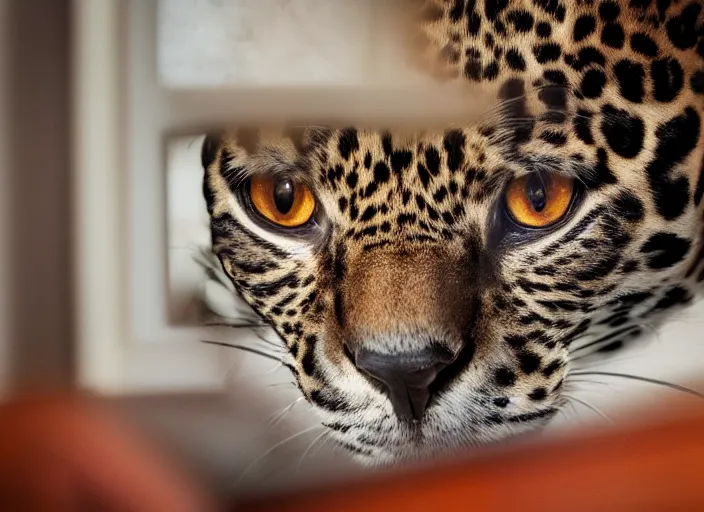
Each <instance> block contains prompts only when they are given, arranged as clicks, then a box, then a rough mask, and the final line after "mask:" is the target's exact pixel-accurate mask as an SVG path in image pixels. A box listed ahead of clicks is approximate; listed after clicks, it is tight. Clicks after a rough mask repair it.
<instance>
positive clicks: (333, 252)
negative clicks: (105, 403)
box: [202, 0, 704, 464]
mask: <svg viewBox="0 0 704 512" xmlns="http://www.w3.org/2000/svg"><path fill="white" fill-rule="evenodd" d="M421 12H422V14H423V18H422V20H420V21H419V23H418V26H417V29H418V30H419V31H420V32H421V33H422V34H423V35H424V41H425V43H424V44H425V46H423V47H421V48H419V49H418V48H416V49H415V50H414V51H418V52H419V55H421V56H423V57H424V58H426V57H427V58H428V62H431V63H432V65H433V66H434V72H435V73H436V74H437V75H438V76H441V77H442V78H444V79H450V80H458V81H464V82H467V84H468V86H469V85H471V86H472V87H476V88H481V89H482V90H483V91H489V92H490V94H492V95H494V97H495V98H496V105H495V107H494V108H492V109H490V110H489V111H488V112H487V116H486V118H485V119H483V120H482V121H481V122H480V123H473V124H467V125H463V126H456V127H450V128H448V129H446V130H444V131H423V132H416V133H405V132H401V131H384V130H369V129H364V128H363V127H346V128H329V129H327V128H310V129H303V130H297V131H286V130H281V131H278V130H234V131H232V132H228V133H222V134H217V135H215V134H213V135H210V136H208V137H207V138H206V141H205V143H204V145H203V151H202V157H203V166H204V169H205V180H204V193H205V197H206V201H207V204H208V211H209V214H210V217H211V229H212V241H213V250H214V252H215V254H217V256H218V257H219V259H220V261H221V263H222V266H223V268H224V270H225V272H226V273H227V275H228V276H229V277H230V278H231V280H232V282H233V284H234V286H235V288H236V290H237V292H238V293H239V294H240V295H241V297H242V298H243V299H244V300H245V301H247V302H248V303H249V304H250V305H251V306H252V308H253V309H254V310H255V311H256V312H257V313H258V314H259V315H260V316H261V317H262V318H263V319H264V320H265V321H266V322H267V323H268V324H270V325H271V326H272V327H273V328H274V329H275V330H276V332H277V333H278V334H279V336H280V337H281V340H282V344H283V345H285V347H286V349H287V351H288V355H287V359H286V363H287V365H288V366H289V367H290V369H291V371H292V372H293V374H294V375H295V377H296V380H297V382H298V385H299V387H300V389H301V391H302V392H303V394H304V395H305V397H306V398H307V400H308V401H309V402H310V403H311V404H313V405H314V406H315V407H316V410H317V411H318V412H319V413H320V415H321V417H322V421H323V423H324V424H325V425H326V426H327V427H328V428H329V429H330V431H331V435H332V437H333V438H335V439H336V440H337V441H339V442H340V443H341V444H342V445H344V446H345V447H346V448H348V449H349V450H350V451H351V452H352V453H353V454H354V455H355V456H356V457H357V458H358V459H359V460H360V461H362V462H365V463H370V464H376V463H389V462H395V461H399V460H404V459H408V458H414V457H421V456H426V455H429V454H434V453H437V452H441V451H445V450H450V449H453V448H455V447H457V446H461V445H478V444H484V443H489V442H494V441H498V440H502V439H505V438H507V437H509V436H512V435H515V434H518V433H522V432H527V431H530V430H533V429H535V428H537V427H540V426H542V425H545V424H546V422H548V421H549V420H550V419H551V418H552V417H554V415H555V414H556V413H557V412H558V411H559V410H560V408H561V407H562V406H563V405H564V403H565V397H564V383H565V378H566V376H567V374H568V369H569V363H570V349H571V347H574V346H575V344H576V343H579V342H580V340H585V339H588V340H590V343H593V344H594V346H595V347H597V348H608V347H614V346H616V345H617V344H621V343H623V342H626V341H628V340H630V339H632V338H635V337H637V336H638V335H639V334H640V327H639V325H640V324H641V323H642V321H643V319H646V318H647V319H648V322H649V323H651V324H652V323H654V322H655V323H656V322H658V321H660V320H661V319H662V318H665V317H666V316H667V314H668V312H670V311H671V310H672V309H673V308H674V307H677V306H682V305H685V304H687V303H689V302H691V301H692V299H693V297H694V296H695V294H696V291H697V287H698V286H699V283H700V282H701V281H702V280H704V268H702V267H703V265H701V262H702V259H703V254H704V248H703V247H702V241H701V222H700V219H701V214H702V213H701V200H702V195H703V194H704V180H703V179H702V170H701V169H702V157H703V154H704V145H703V144H702V127H701V115H702V99H703V98H704V96H702V94H703V93H704V61H703V59H702V55H704V36H703V35H702V34H703V33H704V28H703V26H702V23H701V21H702V6H701V4H700V2H657V3H655V2H649V1H635V0H631V1H623V2H614V1H602V2H587V1H582V2H564V3H563V2H561V1H550V2H548V1H543V0H532V1H528V0H525V1H520V0H515V1H514V0H492V1H486V2H483V1H481V0H478V1H464V0H455V1H452V2H450V1H437V2H431V1H428V2H422V5H421ZM291 219H293V220H291Z"/></svg>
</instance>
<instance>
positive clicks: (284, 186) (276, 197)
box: [249, 176, 315, 228]
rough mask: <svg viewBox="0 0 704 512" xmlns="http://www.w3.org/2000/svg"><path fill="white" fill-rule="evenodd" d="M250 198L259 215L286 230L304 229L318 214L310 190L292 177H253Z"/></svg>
mask: <svg viewBox="0 0 704 512" xmlns="http://www.w3.org/2000/svg"><path fill="white" fill-rule="evenodd" d="M249 195H250V198H251V200H252V205H254V208H255V209H256V210H257V211H258V212H259V213H260V214H262V215H263V216H264V217H266V218H267V219H268V220H270V221H271V222H273V223H275V224H278V225H279V226H283V227H286V228H296V227H299V226H302V225H303V224H305V223H306V222H308V221H309V220H310V218H311V217H312V216H313V212H314V211H315V198H314V197H313V194H312V193H311V191H310V189H309V188H308V187H306V186H305V185H303V184H302V183H298V182H296V181H294V180H292V179H289V178H280V177H272V176H254V177H253V178H252V179H251V184H250V190H249Z"/></svg>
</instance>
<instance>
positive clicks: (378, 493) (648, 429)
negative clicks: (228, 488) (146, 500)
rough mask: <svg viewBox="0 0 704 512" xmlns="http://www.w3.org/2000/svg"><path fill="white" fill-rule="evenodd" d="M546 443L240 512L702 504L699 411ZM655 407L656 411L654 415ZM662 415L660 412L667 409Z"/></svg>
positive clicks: (681, 507) (703, 434)
mask: <svg viewBox="0 0 704 512" xmlns="http://www.w3.org/2000/svg"><path fill="white" fill-rule="evenodd" d="M688 409H689V410H688V412H687V413H685V414H682V415H673V413H672V412H671V410H670V408H668V407H665V408H664V409H658V408H653V410H652V411H651V414H652V415H653V416H654V417H656V418H657V415H658V414H660V415H661V416H662V418H660V419H656V420H655V421H652V420H649V421H648V422H647V425H646V424H642V425H640V426H638V425H636V424H631V426H630V427H629V428H621V427H619V429H614V430H612V431H602V432H600V433H593V434H592V435H587V436H584V437H581V438H570V439H562V440H560V441H557V442H552V443H550V444H547V445H541V446H535V445H534V446H530V447H523V448H521V449H520V450H517V451H513V452H510V453H508V452H505V453H501V454H495V455H493V456H490V457H488V456H487V457H481V458H475V459H473V460H472V461H471V462H470V461H468V462H464V463H456V462H455V463H452V464H447V465H444V466H441V467H436V468H433V469H432V470H429V471H426V470H416V471H412V472H404V473H398V474H388V475H384V476H376V477H375V478H374V480H371V479H369V480H366V481H355V482H351V483H349V484H347V485H337V486H333V487H330V488H324V489H319V490H314V491H306V492H300V493H295V494H285V495H279V496H273V497H270V498H264V499H262V500H260V501H255V502H248V503H240V504H238V505H237V506H235V507H234V509H235V510H237V511H247V512H255V511H256V512H264V511H266V512H269V511H277V512H294V511H295V512H299V511H300V512H304V511H305V512H323V511H325V512H328V511H334V512H347V511H365V512H375V511H379V512H382V511H384V512H393V511H403V512H414V511H423V512H427V511H429V510H433V509H439V510H442V511H449V510H477V511H499V510H500V511H509V510H510V511H514V510H540V511H542V512H545V511H552V510H555V511H558V510H559V511H565V510H570V511H582V510H583V511H594V510H597V511H599V512H605V511H611V510H613V511H619V512H620V511H630V510H634V511H635V510H637V511H650V510H652V511H656V510H657V511H662V510H678V511H689V510H704V413H703V412H704V411H703V409H704V408H703V407H702V406H701V405H700V406H698V407H697V409H698V410H697V411H696V412H695V411H694V409H693V408H688ZM658 411H659V412H658ZM666 411H667V412H666Z"/></svg>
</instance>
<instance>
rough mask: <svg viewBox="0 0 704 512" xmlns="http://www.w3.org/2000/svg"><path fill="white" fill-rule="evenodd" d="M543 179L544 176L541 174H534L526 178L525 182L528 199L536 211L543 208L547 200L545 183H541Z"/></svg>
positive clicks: (540, 210)
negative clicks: (526, 181)
mask: <svg viewBox="0 0 704 512" xmlns="http://www.w3.org/2000/svg"><path fill="white" fill-rule="evenodd" d="M545 179H546V178H545V177H543V176H539V175H537V174H534V175H533V176H531V177H530V178H528V183H526V192H527V194H528V200H529V201H530V204H531V206H532V207H533V209H534V210H535V211H536V212H538V213H540V212H542V211H543V210H544V209H545V205H546V204H547V202H548V195H547V192H546V191H545V185H544V184H543V182H544V180H545Z"/></svg>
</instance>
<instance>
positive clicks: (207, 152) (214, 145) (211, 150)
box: [200, 133, 222, 170]
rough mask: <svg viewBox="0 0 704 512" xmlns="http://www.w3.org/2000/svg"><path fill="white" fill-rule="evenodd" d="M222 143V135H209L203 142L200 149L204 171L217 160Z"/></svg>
mask: <svg viewBox="0 0 704 512" xmlns="http://www.w3.org/2000/svg"><path fill="white" fill-rule="evenodd" d="M221 142H222V134H220V133H208V134H206V136H205V139H204V140H203V145H202V146H201V149H200V163H201V165H202V166H203V169H204V170H205V169H207V168H208V167H210V165H211V164H212V163H213V160H215V157H216V156H217V153H218V147H219V146H220V143H221Z"/></svg>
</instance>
